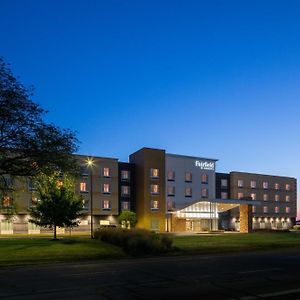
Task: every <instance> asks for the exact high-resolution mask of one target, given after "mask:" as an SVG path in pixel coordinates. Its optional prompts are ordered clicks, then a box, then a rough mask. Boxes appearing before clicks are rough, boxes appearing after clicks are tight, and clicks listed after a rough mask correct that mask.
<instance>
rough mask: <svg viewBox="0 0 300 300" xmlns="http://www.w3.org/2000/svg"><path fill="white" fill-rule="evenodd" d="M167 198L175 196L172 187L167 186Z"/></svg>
mask: <svg viewBox="0 0 300 300" xmlns="http://www.w3.org/2000/svg"><path fill="white" fill-rule="evenodd" d="M167 191H168V196H174V195H175V187H174V186H168V189H167Z"/></svg>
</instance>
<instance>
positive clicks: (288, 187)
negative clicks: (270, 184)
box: [285, 183, 291, 191]
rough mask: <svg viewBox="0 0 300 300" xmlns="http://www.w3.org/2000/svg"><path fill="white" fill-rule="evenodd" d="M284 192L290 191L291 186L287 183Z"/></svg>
mask: <svg viewBox="0 0 300 300" xmlns="http://www.w3.org/2000/svg"><path fill="white" fill-rule="evenodd" d="M285 190H286V191H290V190H291V185H290V184H288V183H287V184H286V185H285Z"/></svg>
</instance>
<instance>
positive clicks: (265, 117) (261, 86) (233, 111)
mask: <svg viewBox="0 0 300 300" xmlns="http://www.w3.org/2000/svg"><path fill="white" fill-rule="evenodd" d="M299 16H300V1H297V0H294V1H293V0H290V1H287V0H282V1H277V0H269V1H267V0H266V1H264V0H243V1H242V0H237V1H234V0H206V1H200V0H199V1H196V0H195V1H189V0H184V1H183V0H181V1H174V0H169V1H164V0H151V1H150V0H149V1H143V0H137V1H125V0H123V1H115V0H106V1H100V0H99V1H92V0H82V1H75V0H73V1H71V0H70V1H67V0H64V1H62V0H60V1H58V0H51V1H48V0H43V1H40V0H35V1H33V0H26V1H25V0H0V28H1V31H0V37H1V39H0V55H1V56H3V57H4V59H5V60H6V61H7V62H9V63H11V65H12V69H13V72H14V73H15V74H16V75H18V76H19V77H20V79H21V81H22V82H24V83H25V84H26V85H34V86H35V88H36V91H35V96H34V100H35V101H36V102H38V103H40V104H41V105H42V106H43V107H44V108H46V109H48V110H49V111H50V112H49V114H48V115H47V120H48V121H51V122H54V123H56V124H58V125H60V126H62V127H68V128H71V129H74V130H77V131H78V137H79V139H80V141H81V145H80V151H79V152H80V153H83V154H89V155H99V156H108V157H118V158H120V159H121V160H127V158H128V155H129V154H130V153H132V152H134V151H135V150H137V149H139V148H141V147H143V146H148V147H155V148H164V149H166V150H167V151H168V152H170V153H178V154H187V155H194V156H198V155H199V156H206V157H213V158H218V159H219V160H220V161H219V162H218V171H231V170H240V171H249V172H258V173H269V174H278V175H288V176H293V177H298V178H300V168H299V166H300V158H299V149H300V138H299V137H300V101H299V100H300V17H299Z"/></svg>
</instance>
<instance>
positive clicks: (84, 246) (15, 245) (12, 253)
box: [0, 237, 125, 266]
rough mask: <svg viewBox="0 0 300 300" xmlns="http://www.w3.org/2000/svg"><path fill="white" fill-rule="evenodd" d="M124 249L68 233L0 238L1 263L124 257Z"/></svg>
mask: <svg viewBox="0 0 300 300" xmlns="http://www.w3.org/2000/svg"><path fill="white" fill-rule="evenodd" d="M124 256H125V254H124V252H123V250H121V249H120V248H118V247H115V246H113V245H110V244H107V243H104V242H101V241H99V240H91V239H89V238H88V237H71V238H69V237H67V238H63V239H60V240H58V241H52V240H50V239H49V238H43V237H41V238H38V237H35V238H32V239H31V238H21V237H18V238H10V239H8V238H4V239H1V240H0V266H4V265H6V266H7V265H22V264H38V263H54V262H71V261H79V260H89V259H107V258H121V257H124Z"/></svg>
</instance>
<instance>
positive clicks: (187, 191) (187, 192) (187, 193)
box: [185, 187, 192, 197]
mask: <svg viewBox="0 0 300 300" xmlns="http://www.w3.org/2000/svg"><path fill="white" fill-rule="evenodd" d="M185 197H192V188H191V187H186V188H185Z"/></svg>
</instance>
